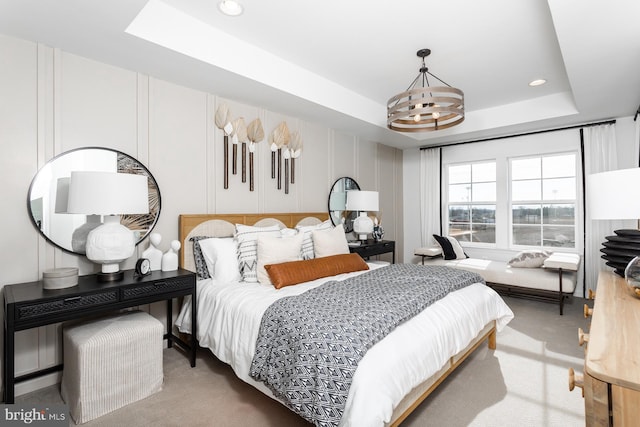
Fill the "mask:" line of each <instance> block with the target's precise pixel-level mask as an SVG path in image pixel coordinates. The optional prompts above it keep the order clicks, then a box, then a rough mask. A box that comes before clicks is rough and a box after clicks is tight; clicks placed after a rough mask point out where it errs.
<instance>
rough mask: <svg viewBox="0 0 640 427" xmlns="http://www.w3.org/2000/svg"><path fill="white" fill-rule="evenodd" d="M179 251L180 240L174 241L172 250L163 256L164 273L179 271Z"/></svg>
mask: <svg viewBox="0 0 640 427" xmlns="http://www.w3.org/2000/svg"><path fill="white" fill-rule="evenodd" d="M179 250H180V242H179V241H178V240H172V241H171V248H169V250H168V251H167V252H165V254H164V255H162V271H175V270H177V269H178V251H179Z"/></svg>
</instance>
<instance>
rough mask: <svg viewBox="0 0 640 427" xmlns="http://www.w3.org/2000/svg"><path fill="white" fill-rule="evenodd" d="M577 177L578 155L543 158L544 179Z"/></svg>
mask: <svg viewBox="0 0 640 427" xmlns="http://www.w3.org/2000/svg"><path fill="white" fill-rule="evenodd" d="M566 176H576V155H575V154H565V155H561V156H550V157H543V158H542V177H543V178H558V177H566Z"/></svg>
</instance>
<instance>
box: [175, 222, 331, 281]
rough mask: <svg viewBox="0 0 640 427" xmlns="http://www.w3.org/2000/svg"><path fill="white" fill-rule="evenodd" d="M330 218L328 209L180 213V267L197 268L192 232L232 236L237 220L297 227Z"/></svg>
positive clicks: (204, 234) (197, 234)
mask: <svg viewBox="0 0 640 427" xmlns="http://www.w3.org/2000/svg"><path fill="white" fill-rule="evenodd" d="M327 219H329V213H328V212H295V213H263V214H182V215H180V217H179V227H180V230H179V237H180V243H181V247H180V267H182V268H185V269H187V270H191V271H195V264H194V261H193V244H192V243H191V242H190V241H189V239H190V238H191V237H192V236H210V237H232V236H233V234H234V232H235V225H236V224H246V225H256V224H257V225H260V226H267V225H272V224H279V225H280V226H282V227H288V228H294V227H295V226H296V225H312V224H317V223H319V222H321V221H325V220H327Z"/></svg>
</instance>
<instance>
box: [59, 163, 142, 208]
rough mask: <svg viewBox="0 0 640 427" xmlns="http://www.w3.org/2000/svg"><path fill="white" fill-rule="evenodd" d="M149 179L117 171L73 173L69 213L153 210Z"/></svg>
mask: <svg viewBox="0 0 640 427" xmlns="http://www.w3.org/2000/svg"><path fill="white" fill-rule="evenodd" d="M148 188H149V187H148V178H147V177H146V176H144V175H135V174H131V173H115V172H89V171H84V172H80V171H76V172H71V182H70V183H69V203H68V206H67V212H68V213H79V214H87V215H91V214H94V215H121V214H146V213H149V189H148Z"/></svg>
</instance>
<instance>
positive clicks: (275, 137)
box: [269, 122, 291, 190]
mask: <svg viewBox="0 0 640 427" xmlns="http://www.w3.org/2000/svg"><path fill="white" fill-rule="evenodd" d="M290 139H291V135H290V134H289V128H288V127H287V123H286V122H282V123H280V124H279V125H278V126H277V127H276V128H275V129H274V130H273V132H272V133H271V135H270V136H269V141H270V143H271V144H270V147H271V178H275V166H276V160H275V155H276V152H277V153H278V162H277V163H278V164H277V166H278V178H277V179H278V183H277V187H278V190H280V189H281V188H282V147H285V146H287V145H288V144H289V140H290Z"/></svg>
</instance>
